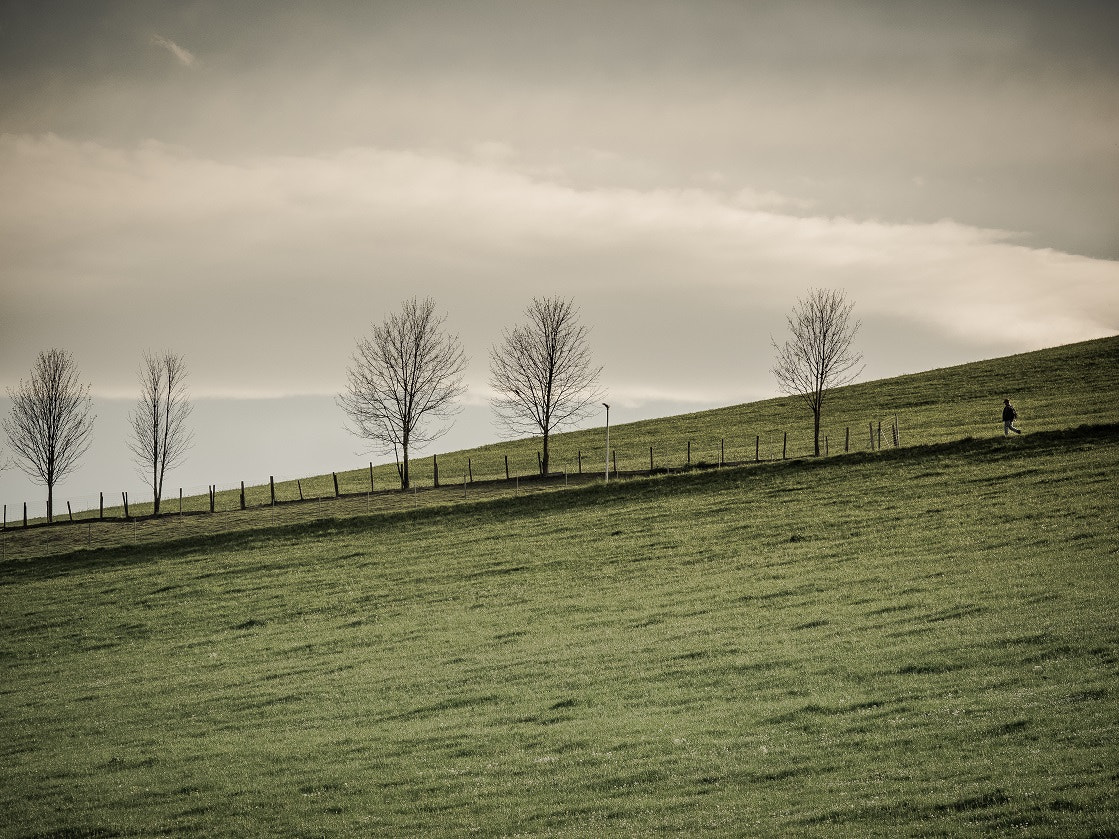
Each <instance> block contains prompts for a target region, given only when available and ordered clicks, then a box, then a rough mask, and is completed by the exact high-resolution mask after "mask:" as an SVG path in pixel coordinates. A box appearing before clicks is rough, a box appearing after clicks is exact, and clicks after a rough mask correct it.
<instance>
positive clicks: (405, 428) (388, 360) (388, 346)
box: [337, 298, 466, 489]
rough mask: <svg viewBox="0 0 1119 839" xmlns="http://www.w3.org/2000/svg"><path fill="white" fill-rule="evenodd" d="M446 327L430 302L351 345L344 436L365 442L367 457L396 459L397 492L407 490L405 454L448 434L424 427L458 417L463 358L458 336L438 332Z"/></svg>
mask: <svg viewBox="0 0 1119 839" xmlns="http://www.w3.org/2000/svg"><path fill="white" fill-rule="evenodd" d="M445 320H446V318H445V317H439V316H438V315H436V313H435V301H434V300H432V299H431V298H428V299H426V300H423V301H419V300H417V299H416V298H412V299H411V300H407V301H405V302H404V303H403V305H402V306H401V310H400V312H399V314H391V315H389V316H388V317H387V318H385V320H384V322H383V323H380V324H375V325H374V326H373V329H372V331H371V332H370V334H369V335H368V336H367V337H365V338H361V339H360V340H358V342H357V349H356V350H355V351H354V354H353V356H352V358H351V362H350V366H349V368H348V369H347V382H346V392H345V393H343V394H341V395H340V396H339V397H338V400H337V401H338V405H339V407H340V408H342V410H343V411H345V412H346V414H347V416H348V417H349V419H350V422H351V423H352V424H353V425H352V427H350V428H349V431H350V432H351V433H353V434H355V435H357V436H358V437H361V438H363V439H366V440H368V441H370V443H371V444H372V445H371V450H373V451H377V452H379V453H381V454H388V452H389V451H392V452H393V453H395V454H396V455H397V463H398V469H399V473H400V486H401V489H408V487H409V486H411V478H410V474H409V465H408V464H409V456H410V452H411V451H412V450H413V449H415V448H422V447H423V446H425V445H426V444H428V443H430V442H431V441H432V440H436V439H438V438H439V437H441V436H442V435H443V434H445V433H446V431H447V428H448V426H441V427H432V426H431V425H429V423H428V421H429V420H431V419H440V418H441V419H446V418H449V417H450V416H452V415H454V414H455V413H457V410H458V409H457V408H456V407H455V405H454V402H455V400H456V399H458V397H459V396H461V395H462V394H463V393H464V392H465V388H464V387H463V385H462V374H463V371H464V370H465V368H466V357H465V356H464V355H463V353H462V348H461V346H460V345H459V340H458V337H457V336H455V335H450V334H447V333H446V332H444V331H443V323H444V321H445ZM401 456H403V462H401V461H400V457H401Z"/></svg>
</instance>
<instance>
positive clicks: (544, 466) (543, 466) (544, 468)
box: [540, 431, 548, 476]
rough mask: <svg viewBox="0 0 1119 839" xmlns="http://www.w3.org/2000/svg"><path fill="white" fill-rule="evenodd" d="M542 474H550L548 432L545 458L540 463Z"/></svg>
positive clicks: (545, 434)
mask: <svg viewBox="0 0 1119 839" xmlns="http://www.w3.org/2000/svg"><path fill="white" fill-rule="evenodd" d="M540 474H541V475H542V476H543V475H547V474H548V432H546V431H545V432H544V456H543V459H542V460H541V461H540Z"/></svg>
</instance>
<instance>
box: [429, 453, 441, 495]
mask: <svg viewBox="0 0 1119 839" xmlns="http://www.w3.org/2000/svg"><path fill="white" fill-rule="evenodd" d="M431 471H432V473H434V476H435V481H434V483H435V488H436V489H439V455H437V454H433V455H432V456H431Z"/></svg>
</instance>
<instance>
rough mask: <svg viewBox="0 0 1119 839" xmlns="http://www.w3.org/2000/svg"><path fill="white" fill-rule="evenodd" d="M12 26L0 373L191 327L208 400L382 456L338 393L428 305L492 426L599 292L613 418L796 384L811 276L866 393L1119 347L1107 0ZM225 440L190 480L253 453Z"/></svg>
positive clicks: (117, 432)
mask: <svg viewBox="0 0 1119 839" xmlns="http://www.w3.org/2000/svg"><path fill="white" fill-rule="evenodd" d="M0 9H2V14H0V195H3V201H2V202H0V284H2V292H3V295H2V302H0V327H2V333H0V386H3V387H12V386H14V385H15V384H17V383H18V381H19V379H20V377H21V376H26V375H27V373H28V371H29V370H30V368H31V365H32V364H33V362H34V359H35V355H36V354H37V353H38V352H39V350H41V349H47V348H50V347H55V346H57V347H62V348H65V349H67V350H69V351H70V352H72V353H73V354H74V356H75V358H76V360H77V362H78V364H79V366H80V368H81V370H82V374H83V377H84V378H85V379H86V380H87V381H89V382H90V383H91V384H92V386H93V390H94V393H95V394H96V395H97V396H98V397H99V398H100V399H103V400H109V401H110V402H111V401H113V400H118V401H119V400H132V399H134V398H135V395H136V390H137V384H136V369H137V365H138V363H139V360H140V356H141V355H142V354H143V352H144V351H145V350H147V349H155V350H159V349H163V348H168V349H172V350H174V351H176V352H180V353H182V354H184V355H185V356H186V359H187V363H188V365H189V368H190V370H191V383H192V389H193V392H194V394H195V395H196V397H198V398H199V399H209V400H211V402H210V403H209V404H210V405H211V406H212V407H214V411H216V414H215V415H220V414H221V411H220V409H219V408H220V406H221V405H222V404H226V403H231V402H232V401H234V400H239V399H243V398H246V397H252V398H255V399H261V398H275V397H301V398H304V401H303V402H299V403H298V404H300V405H307V404H310V403H307V402H306V401H305V398H306V397H316V398H317V399H318V401H317V402H316V403H315V404H318V405H320V406H324V405H325V406H326V407H325V408H322V409H321V410H320V411H319V415H321V416H319V415H315V414H314V412H313V411H310V412H306V413H307V414H308V416H304V413H305V412H301V411H293V412H292V415H293V416H294V415H298V416H299V417H300V420H299V422H300V427H301V428H304V429H305V432H306V434H307V435H308V436H306V437H305V438H297V439H295V440H294V441H292V439H291V437H290V436H288V437H285V434H286V432H285V434H281V433H280V431H278V430H277V429H279V428H280V427H282V426H283V424H284V423H285V422H287V423H289V424H290V423H291V422H292V421H293V420H291V418H290V417H288V418H287V419H285V417H284V414H285V410H284V409H283V408H282V407H280V408H278V409H276V410H272V409H270V410H269V411H266V412H262V411H257V412H256V421H257V422H258V423H260V424H261V425H262V427H265V428H273V431H274V432H275V433H276V435H277V436H278V437H285V439H288V440H289V443H288V445H287V447H286V448H287V449H288V450H289V451H295V452H303V453H304V454H305V455H307V454H311V453H313V454H314V456H315V457H317V458H319V459H320V460H321V458H323V457H324V456H325V455H324V453H323V452H322V451H320V447H321V446H322V445H323V443H322V441H323V439H324V438H326V437H329V438H330V439H331V440H334V439H337V440H338V442H337V446H336V448H337V452H336V456H337V457H341V456H342V455H341V452H342V451H343V450H346V451H348V453H349V454H352V453H353V452H355V451H357V450H358V448H360V446H359V444H358V443H357V442H356V441H354V440H352V439H347V438H346V437H345V435H344V433H342V432H340V426H341V416H340V415H339V414H338V412H337V409H335V408H333V406H332V404H331V402H330V399H329V397H331V396H332V395H333V394H336V393H337V392H339V390H340V389H341V387H342V385H343V381H344V376H345V367H346V363H347V360H348V357H349V355H350V353H351V352H352V350H353V346H354V342H355V340H356V339H357V337H358V336H359V335H361V334H362V333H363V332H365V331H367V330H368V328H369V325H370V323H371V322H374V321H380V320H381V319H382V318H383V317H384V315H385V313H386V312H388V311H390V310H393V309H394V308H397V307H398V306H399V304H400V302H401V300H403V299H404V298H406V297H410V296H412V295H419V296H421V297H423V296H432V297H434V298H435V299H436V301H437V304H438V306H439V308H440V309H441V310H442V311H444V312H445V313H446V314H447V316H448V319H447V326H448V328H449V329H450V330H452V331H453V332H456V333H457V334H458V335H459V336H460V337H461V339H462V342H463V345H464V348H465V350H466V352H467V354H468V355H470V356H471V358H472V362H471V366H470V369H469V374H468V382H467V383H468V385H469V386H470V393H469V395H468V397H467V400H468V403H469V404H470V405H471V406H473V407H474V408H477V409H478V410H479V411H481V409H482V408H483V407H484V405H485V401H486V398H487V392H486V386H485V382H486V360H487V354H488V350H489V347H490V346H491V344H493V343H494V342H495V340H497V339H498V338H499V336H500V333H501V330H502V329H503V328H505V327H507V326H510V325H511V324H513V323H515V322H516V321H517V320H518V319H519V318H520V317H521V315H522V313H523V311H524V308H525V306H526V305H527V304H528V302H529V301H530V300H531V298H532V297H533V296H539V295H561V296H564V297H571V298H574V300H575V302H576V304H577V305H578V306H579V307H580V309H581V310H582V314H583V321H584V322H585V323H586V325H587V326H588V327H589V328H590V330H591V335H592V341H593V347H594V351H595V355H596V358H597V360H598V362H599V363H601V364H602V365H603V366H604V375H603V384H604V385H605V387H606V389H607V391H608V393H609V394H610V398H611V399H613V400H614V401H615V402H616V403H617V404H618V405H619V410H620V411H622V412H623V413H622V414H621V417H623V418H624V416H625V414H624V411H625V410H627V409H628V410H629V411H630V412H631V415H632V416H637V415H639V414H642V415H644V414H647V413H648V412H649V411H651V410H654V409H656V410H660V409H661V408H663V407H664V406H671V407H672V408H673V409H677V410H688V409H689V408H693V407H694V408H699V407H709V406H713V405H720V404H732V403H735V402H742V401H748V400H752V399H757V398H762V397H766V396H770V395H773V394H774V393H775V384H774V381H773V377H772V375H771V374H770V372H769V368H770V366H771V364H772V350H771V347H770V342H771V336H772V337H776V338H778V339H783V334H784V329H785V325H784V317H785V314H786V313H787V312H788V310H789V309H790V307H791V306H792V305H793V304H794V303H795V301H796V299H797V298H798V297H799V296H802V295H803V294H804V293H805V292H806V291H807V289H809V288H810V287H828V288H832V287H834V288H841V289H844V290H845V291H846V292H847V293H848V296H849V298H850V299H851V300H852V301H853V302H854V303H855V311H856V314H857V316H858V317H860V318H861V320H862V324H863V325H862V330H861V332H860V339H859V349H861V350H862V351H863V352H864V354H865V356H866V361H867V369H866V373H865V374H864V378H879V377H883V376H890V375H895V374H898V373H904V372H912V371H916V370H923V369H929V368H932V367H939V366H945V365H948V364H955V363H959V362H963V361H969V360H974V359H978V358H987V357H992V356H998V355H1003V354H1007V353H1012V352H1019V351H1023V350H1030V349H1036V348H1041V347H1046V346H1053V345H1056V344H1061V343H1067V342H1071V341H1077V340H1081V339H1086V338H1092V337H1099V336H1103V335H1110V334H1115V333H1116V332H1117V331H1119V262H1117V261H1116V260H1117V259H1119V49H1116V46H1115V33H1116V32H1119V5H1116V4H1114V3H1111V2H1100V3H1084V2H1080V3H1076V2H1072V3H1069V2H1064V3H1030V2H1021V1H1020V0H1018V1H1016V2H1005V3H995V2H989V3H987V2H974V1H973V0H969V1H968V2H960V3H951V2H943V3H917V2H896V0H882V2H863V3H835V2H819V3H813V2H745V1H744V0H743V2H696V1H695V0H692V1H691V2H684V0H678V1H677V2H655V0H653V1H652V2H610V1H609V0H607V2H603V0H598V1H597V2H577V1H576V2H531V0H516V1H515V2H513V0H511V1H510V2H507V3H502V2H465V1H464V2H446V3H438V2H422V0H421V1H420V2H417V1H416V0H411V1H410V2H404V0H400V2H315V3H284V2H259V3H237V4H230V3H225V2H121V3H114V2H96V0H88V2H81V3H40V2H10V1H9V0H4V2H0ZM259 404H262V405H264V404H266V405H269V406H273V407H275V406H283V405H285V404H287V405H295V404H297V403H296V402H294V401H291V400H289V401H288V402H286V403H285V402H284V400H282V399H281V400H279V401H269V402H267V403H259ZM120 405H125V406H126V405H127V403H126V402H121V403H120ZM118 408H119V406H117V407H111V408H110V409H109V411H108V413H109V415H113V416H116V414H122V413H123V412H125V411H126V407H125V408H123V409H120V410H118ZM231 410H232V409H231ZM114 412H115V414H114ZM232 416H234V414H233V413H230V414H229V415H228V417H227V418H226V419H225V420H220V421H219V420H214V422H215V424H216V426H217V427H220V426H222V425H223V424H224V425H225V426H226V427H228V425H229V423H230V422H231V420H230V419H229V417H232ZM311 416H315V417H317V418H308V417H311ZM475 416H482V414H480V413H478V412H475ZM101 419H102V420H105V417H102V418H101ZM319 423H321V427H320V426H319ZM308 426H311V428H310V429H308ZM199 431H200V432H201V433H199V434H196V438H197V439H196V455H195V456H194V460H195V461H196V463H197V462H201V463H207V466H206V471H207V477H206V478H205V479H203V478H202V477H198V478H197V480H196V481H191V480H190V477H193V475H192V473H190V472H189V467H184V469H185V470H187V476H188V477H187V479H186V482H187V483H195V482H196V483H201V484H203V485H205V484H206V483H211V482H214V481H215V480H216V481H219V482H220V481H222V480H224V479H225V476H221V475H215V476H212V477H211V476H210V475H211V474H212V472H213V471H214V469H215V468H216V467H215V466H214V465H213V464H214V463H216V462H217V461H216V460H215V458H216V454H215V453H216V452H218V451H222V452H223V454H222V459H221V461H220V462H221V463H223V464H226V465H228V467H229V469H230V471H231V472H232V473H234V474H230V475H229V476H228V479H229V480H231V481H232V480H235V479H237V478H238V474H237V473H240V472H244V471H246V470H250V471H251V470H253V469H260V468H263V467H261V466H260V464H258V463H255V462H251V459H252V457H253V455H252V454H251V453H249V452H247V451H245V452H244V457H246V458H249V460H250V462H249V463H237V462H229V458H230V457H233V459H234V461H235V460H236V456H235V455H227V454H225V450H224V449H223V448H222V447H221V446H220V445H219V444H218V443H217V441H216V440H214V439H212V437H211V429H209V428H208V427H205V426H204V427H203V428H202V429H199ZM125 433H126V428H125V427H124V425H123V424H122V422H121V421H120V420H119V418H114V419H113V420H112V421H111V422H108V421H102V422H100V424H99V426H98V428H97V431H96V434H97V437H98V440H99V443H98V445H99V446H100V447H101V451H102V454H101V455H100V460H98V458H97V457H95V458H94V460H93V461H92V462H91V463H90V464H87V465H86V466H83V470H85V472H86V473H87V475H86V479H85V480H86V483H85V484H83V487H85V486H86V485H87V484H88V485H90V486H92V485H95V484H97V482H98V481H99V480H102V481H103V480H104V478H103V475H104V470H105V465H104V462H102V461H106V460H108V459H115V458H116V457H117V453H119V452H120V451H124V444H123V438H124V435H125ZM214 433H217V432H216V431H215V432H214ZM261 433H262V434H263V435H264V436H267V432H261ZM473 433H474V434H475V435H484V436H485V437H486V438H487V439H488V438H492V437H493V436H495V435H494V432H493V431H492V429H489V428H488V427H487V428H486V429H485V431H482V430H481V427H480V426H478V425H476V426H475V428H474V432H473ZM335 435H337V437H335ZM312 439H313V440H314V442H313V443H312ZM110 445H111V446H113V447H115V448H113V449H112V451H110V450H109V448H107V447H109V446H110ZM330 445H331V446H334V445H335V444H334V443H331V444H330ZM437 449H438V446H437ZM207 458H209V461H207ZM359 460H360V458H359ZM296 461H297V458H294V457H293V459H292V461H291V462H292V463H296ZM188 463H189V462H188ZM340 465H341V464H340ZM301 468H304V467H303V465H302V463H299V465H297V466H293V469H301ZM330 468H334V467H333V464H329V463H323V464H322V465H321V467H320V468H318V469H317V470H315V471H320V472H321V471H325V470H328V469H330ZM268 471H276V470H275V469H271V470H268ZM94 472H96V475H94V474H92V473H94ZM22 480H23V479H22V478H21V477H19V476H18V474H17V475H15V476H13V473H12V471H11V470H9V471H8V472H6V473H5V474H4V475H3V476H0V487H3V488H4V490H5V497H6V498H7V497H8V496H9V495H11V494H13V493H14V494H16V496H17V497H19V493H22V492H24V489H23V488H22V487H23V484H22V483H20V482H21V481H22ZM137 494H139V493H137Z"/></svg>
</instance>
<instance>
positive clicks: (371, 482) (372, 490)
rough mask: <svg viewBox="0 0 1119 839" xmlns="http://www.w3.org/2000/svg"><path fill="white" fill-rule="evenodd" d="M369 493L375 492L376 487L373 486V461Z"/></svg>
mask: <svg viewBox="0 0 1119 839" xmlns="http://www.w3.org/2000/svg"><path fill="white" fill-rule="evenodd" d="M369 491H370V492H375V491H376V487H374V486H373V461H372V460H371V461H369Z"/></svg>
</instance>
